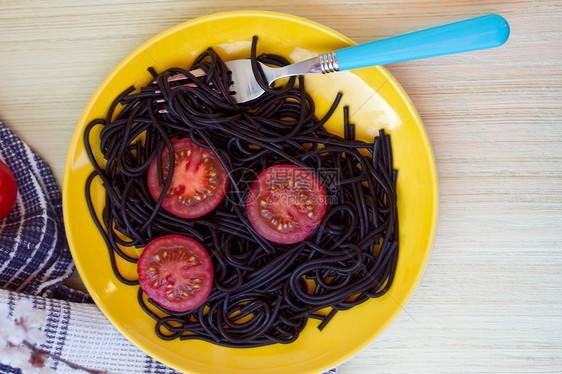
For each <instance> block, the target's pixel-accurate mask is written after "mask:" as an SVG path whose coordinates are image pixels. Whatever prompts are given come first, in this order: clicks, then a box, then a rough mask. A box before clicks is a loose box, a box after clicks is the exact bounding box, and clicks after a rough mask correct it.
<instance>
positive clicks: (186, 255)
mask: <svg viewBox="0 0 562 374" xmlns="http://www.w3.org/2000/svg"><path fill="white" fill-rule="evenodd" d="M137 273H138V275H139V283H140V286H141V288H142V290H143V291H144V293H145V294H146V295H147V296H148V297H150V298H151V299H152V300H153V301H155V302H156V303H157V304H159V305H161V306H163V307H164V308H166V309H169V310H172V311H175V312H186V311H188V310H192V309H195V308H197V307H198V306H199V305H201V304H203V302H204V301H205V300H206V299H207V297H209V294H210V293H211V288H212V287H213V263H212V262H211V258H210V257H209V254H208V253H207V251H206V250H205V248H203V246H202V245H201V244H199V243H197V242H196V241H195V240H193V239H191V238H188V237H186V236H182V235H167V236H162V237H160V238H157V239H154V240H153V241H151V242H150V243H148V245H147V246H146V247H145V248H144V250H143V252H142V254H141V255H140V257H139V260H138V263H137Z"/></svg>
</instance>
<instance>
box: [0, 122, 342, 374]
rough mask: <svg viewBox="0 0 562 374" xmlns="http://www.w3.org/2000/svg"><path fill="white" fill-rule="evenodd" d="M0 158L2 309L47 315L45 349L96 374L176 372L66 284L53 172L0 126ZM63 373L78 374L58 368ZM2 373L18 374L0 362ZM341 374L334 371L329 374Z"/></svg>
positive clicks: (67, 264) (69, 267) (69, 266)
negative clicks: (5, 190)
mask: <svg viewBox="0 0 562 374" xmlns="http://www.w3.org/2000/svg"><path fill="white" fill-rule="evenodd" d="M0 160H2V161H3V162H4V163H5V164H6V165H8V167H9V168H10V169H11V170H12V172H13V174H14V176H15V178H16V180H17V184H18V197H17V201H16V204H15V206H14V209H13V210H12V212H11V213H10V214H9V215H8V217H6V218H5V219H4V220H1V221H0V303H5V304H8V305H9V307H10V310H11V311H13V308H14V305H15V303H16V302H17V300H18V299H20V298H28V299H31V300H32V301H33V305H34V307H35V308H36V309H40V310H45V311H46V314H47V322H46V324H45V328H44V332H45V333H46V335H47V341H46V342H45V343H44V344H42V345H40V348H42V349H44V350H46V351H48V352H51V353H53V354H56V355H58V356H60V357H63V358H64V359H66V360H68V361H70V362H74V363H76V364H79V365H82V366H84V367H87V368H91V369H96V370H102V371H103V370H109V371H110V372H113V373H122V374H169V373H177V371H175V370H173V369H171V368H169V367H167V366H165V365H163V364H161V363H160V362H158V361H156V360H154V359H153V358H151V357H149V356H147V355H146V354H145V353H143V352H142V351H141V350H139V349H138V348H137V347H136V346H134V345H133V344H132V343H130V342H129V341H128V340H127V339H126V338H125V337H124V336H123V335H121V333H119V332H118V331H117V330H116V329H115V328H114V327H113V325H112V324H111V323H110V322H109V321H108V320H107V319H106V318H105V316H104V315H103V314H102V313H101V312H100V310H99V309H98V308H97V307H96V306H95V304H93V303H92V300H91V298H90V297H89V295H87V294H84V293H82V292H80V291H76V290H73V289H70V288H68V287H66V286H64V285H63V284H62V282H64V281H65V280H66V279H68V278H69V277H70V275H71V274H72V272H73V271H74V263H73V262H72V257H71V255H70V251H69V249H68V244H67V242H66V237H65V231H64V224H63V220H62V199H61V195H60V192H59V190H58V188H57V185H56V182H55V180H54V178H53V175H52V173H51V170H50V169H49V166H48V165H47V164H46V163H45V162H44V161H43V160H42V159H41V158H40V157H39V156H38V155H37V154H36V153H35V152H33V150H31V149H30V148H29V147H28V146H27V145H26V144H24V143H23V142H22V141H21V140H20V139H19V138H18V137H17V136H16V135H14V133H12V132H11V131H10V130H9V129H7V128H6V127H5V126H4V124H3V123H2V122H1V121H0ZM54 369H55V370H56V371H57V372H60V373H76V371H74V370H72V369H70V368H69V367H68V366H66V365H65V364H63V363H60V362H55V363H54ZM0 373H14V374H19V373H20V370H19V369H13V368H11V367H9V366H6V365H3V364H2V363H0ZM328 373H329V374H335V373H337V369H335V368H334V369H331V370H329V371H328V372H325V373H324V374H328Z"/></svg>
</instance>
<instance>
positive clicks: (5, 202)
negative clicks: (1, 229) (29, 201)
mask: <svg viewBox="0 0 562 374" xmlns="http://www.w3.org/2000/svg"><path fill="white" fill-rule="evenodd" d="M17 195H18V186H17V184H16V178H14V174H12V171H11V170H10V168H9V167H8V166H7V165H6V164H5V163H3V162H2V161H0V220H3V219H4V218H6V217H7V216H8V214H10V212H11V211H12V208H13V207H14V204H15V202H16V197H17Z"/></svg>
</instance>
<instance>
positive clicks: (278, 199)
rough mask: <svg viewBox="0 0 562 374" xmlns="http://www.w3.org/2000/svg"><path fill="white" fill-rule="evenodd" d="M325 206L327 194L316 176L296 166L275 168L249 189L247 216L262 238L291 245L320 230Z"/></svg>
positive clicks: (263, 173)
mask: <svg viewBox="0 0 562 374" xmlns="http://www.w3.org/2000/svg"><path fill="white" fill-rule="evenodd" d="M326 203H327V202H326V191H325V190H324V187H323V186H322V184H321V183H320V181H319V180H318V179H317V178H316V177H315V176H314V174H312V173H311V172H309V171H308V170H306V169H303V168H301V167H299V166H295V165H276V166H272V167H270V168H268V169H266V170H264V171H263V172H262V173H261V174H260V175H258V177H257V178H256V180H255V181H254V183H253V184H252V187H250V191H249V194H248V199H247V201H246V212H247V215H248V219H249V221H250V223H251V224H252V227H253V228H254V229H255V230H256V232H257V233H258V234H260V235H261V236H262V237H264V238H265V239H267V240H270V241H272V242H275V243H282V244H292V243H297V242H300V241H302V240H304V239H306V238H308V237H309V236H310V234H312V232H313V231H314V230H315V229H316V227H318V225H319V224H320V222H321V221H322V218H323V217H324V213H326V206H327V204H326Z"/></svg>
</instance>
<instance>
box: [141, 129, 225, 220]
mask: <svg viewBox="0 0 562 374" xmlns="http://www.w3.org/2000/svg"><path fill="white" fill-rule="evenodd" d="M172 146H173V148H174V154H175V166H174V173H173V176H172V182H171V185H170V188H169V189H168V191H167V192H166V197H165V198H164V201H163V202H162V208H164V209H166V210H167V211H168V212H170V213H172V214H174V215H176V216H178V217H183V218H197V217H201V216H203V215H205V214H207V213H209V212H210V211H212V210H213V209H215V208H216V207H217V205H219V203H220V202H221V200H222V199H223V197H224V195H225V193H226V189H227V188H228V176H227V174H226V170H224V168H223V166H222V165H221V163H220V161H219V160H218V158H217V155H216V154H215V153H214V152H213V151H211V150H210V149H206V148H202V147H199V146H198V145H196V144H195V143H194V142H193V141H192V140H191V139H180V140H176V141H174V142H173V143H172ZM169 161H170V155H169V152H168V148H166V147H165V148H164V150H163V151H162V172H163V177H164V182H165V181H166V178H167V176H168V174H169ZM157 163H158V159H157V158H155V159H154V160H153V161H152V163H151V164H150V168H149V169H148V189H149V190H150V194H151V195H152V197H153V198H154V200H158V198H159V197H160V194H161V193H162V188H163V186H161V185H160V183H159V181H158V165H157Z"/></svg>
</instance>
